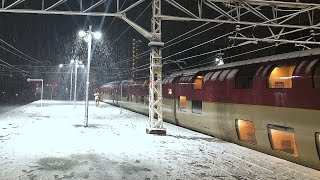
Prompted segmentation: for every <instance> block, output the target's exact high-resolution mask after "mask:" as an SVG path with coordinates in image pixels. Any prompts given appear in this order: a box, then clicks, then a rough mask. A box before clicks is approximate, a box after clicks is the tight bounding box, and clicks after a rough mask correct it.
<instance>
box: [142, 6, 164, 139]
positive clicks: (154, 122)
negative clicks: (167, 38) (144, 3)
mask: <svg viewBox="0 0 320 180" xmlns="http://www.w3.org/2000/svg"><path fill="white" fill-rule="evenodd" d="M160 15H161V0H152V19H151V34H152V38H151V40H150V43H149V46H150V48H151V53H150V81H149V124H150V127H148V128H147V129H146V132H147V133H148V134H166V129H165V128H163V119H162V50H161V48H162V47H163V46H164V43H163V42H161V19H160V18H157V17H156V16H160Z"/></svg>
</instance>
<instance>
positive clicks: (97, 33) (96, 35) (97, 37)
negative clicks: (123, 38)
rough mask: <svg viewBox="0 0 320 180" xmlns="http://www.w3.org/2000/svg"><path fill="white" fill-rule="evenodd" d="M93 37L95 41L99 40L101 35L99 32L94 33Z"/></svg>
mask: <svg viewBox="0 0 320 180" xmlns="http://www.w3.org/2000/svg"><path fill="white" fill-rule="evenodd" d="M93 36H94V38H95V39H100V38H101V37H102V34H101V32H95V33H93Z"/></svg>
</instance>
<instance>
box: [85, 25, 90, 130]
mask: <svg viewBox="0 0 320 180" xmlns="http://www.w3.org/2000/svg"><path fill="white" fill-rule="evenodd" d="M87 36H88V39H87V40H88V65H87V66H88V67H87V82H86V107H85V108H86V109H85V111H86V112H85V122H84V127H88V111H89V97H88V96H89V75H90V60H91V43H92V26H91V25H90V26H89V32H88V34H87Z"/></svg>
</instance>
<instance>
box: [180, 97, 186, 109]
mask: <svg viewBox="0 0 320 180" xmlns="http://www.w3.org/2000/svg"><path fill="white" fill-rule="evenodd" d="M186 108H187V97H186V96H180V97H179V110H184V109H186Z"/></svg>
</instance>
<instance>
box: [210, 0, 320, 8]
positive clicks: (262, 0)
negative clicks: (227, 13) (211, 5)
mask: <svg viewBox="0 0 320 180" xmlns="http://www.w3.org/2000/svg"><path fill="white" fill-rule="evenodd" d="M207 1H210V2H219V3H224V4H234V3H241V2H242V1H244V2H246V3H248V4H251V5H255V6H273V7H283V8H294V9H305V8H308V7H312V6H319V4H315V3H300V2H285V1H273V0H269V1H267V0H207Z"/></svg>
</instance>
